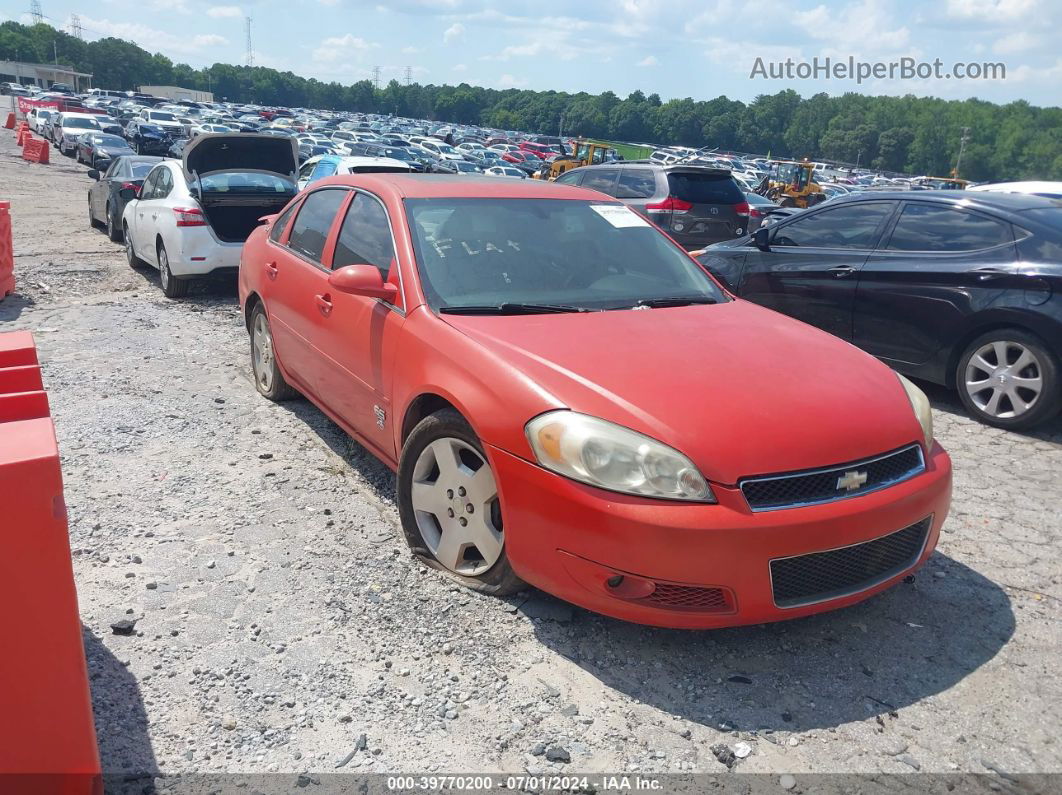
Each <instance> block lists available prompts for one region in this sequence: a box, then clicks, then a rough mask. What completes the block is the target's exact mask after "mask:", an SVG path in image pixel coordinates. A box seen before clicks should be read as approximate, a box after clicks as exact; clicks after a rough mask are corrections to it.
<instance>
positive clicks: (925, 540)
mask: <svg viewBox="0 0 1062 795" xmlns="http://www.w3.org/2000/svg"><path fill="white" fill-rule="evenodd" d="M934 516H935V514H929V516H927V517H925V518H924V519H920V520H918V521H917V522H912V523H911V524H909V525H907V527H901V528H900V529H899V530H893V531H892V533H886V534H885V535H883V536H878V537H877V538H868V539H866V540H865V541H856V542H855V543H853V544H844V545H842V546H839V547H831V548H830V549H816V550H815V551H813V552H802V553H800V554H799V555H783V556H782V557H780V558H771V559H770V560H768V561H767V576H768V578H769V579H770V581H771V604H773V605H774V606H775V607H777V608H778V609H779V610H795V609H797V608H800V607H810V606H811V605H819V604H822V603H823V602H832V601H833V600H834V599H847V598H848V597H849V596H855V595H856V594H859V593H862V592H863V591H869V590H870V589H872V588H877V587H878V586H879V585H881V584H882V583H883V582H887V581H889V580H891V579H892V578H893V577H898V576H900V575H901V574H903V573H904V572H905V571H910V570H911V568H912V567H914V565H915V564H916V563H918V561H919V560H921V558H922V555H924V554H925V552H926V545H927V544H928V543H929V535H930V533H932V532H933V519H934ZM922 522H929V526H928V527H927V528H926V534H925V538H923V539H922V546H921V547H919V549H918V554H917V555H915V556H914V557H913V558H912V559H911V560H910V562H909V563H907V564H906V565H905V566H902V567H901V568H899V569H896V570H895V571H893V573H892V574H885V575H882V576H880V577H877V578H875V579H874V580H873V581H872V582H869V583H866V584H860V586H859V587H858V588H852V589H849V590H845V591H842V592H839V593H833V594H830V595H829V596H824V597H822V598H821V599H806V600H803V601H801V602H796V603H794V604H787V605H780V604H778V601H777V599H776V598H775V595H774V593H775V592H774V570H773V569H772V568H771V564H772V563H774V562H775V561H776V560H792V559H793V558H803V557H806V556H808V555H819V554H822V553H824V552H836V551H838V550H840V549H849V548H850V547H858V546H860V545H862V544H871V543H873V542H875V541H880V540H881V539H883V538H888V537H889V536H891V535H893V533H901V532H903V531H904V530H906V529H907V528H908V527H911V526H913V525H916V524H921V523H922Z"/></svg>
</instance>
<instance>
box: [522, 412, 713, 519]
mask: <svg viewBox="0 0 1062 795" xmlns="http://www.w3.org/2000/svg"><path fill="white" fill-rule="evenodd" d="M525 432H526V433H527V440H528V441H529V442H530V443H531V449H532V450H533V451H534V453H535V457H536V458H537V459H538V463H540V464H541V465H542V466H544V467H545V468H546V469H549V470H552V471H553V472H556V473H557V474H558V475H564V476H565V477H569V478H572V479H573V480H579V481H582V482H583V483H588V484H590V485H591V486H597V487H599V488H602V489H608V490H609V491H619V492H623V493H624V494H637V495H639V496H642V497H657V498H663V499H668V500H689V501H693V502H715V495H714V494H713V493H712V489H711V487H710V486H709V485H708V482H707V481H706V480H705V479H704V476H703V475H701V473H700V472H698V471H697V467H696V466H694V465H693V462H692V461H690V460H689V459H688V458H686V456H684V455H683V454H682V453H680V452H678V451H677V450H673V449H671V448H670V447H668V446H667V445H664V444H661V443H660V442H658V441H656V440H655V439H650V438H649V437H648V436H643V435H642V434H640V433H637V432H636V431H632V430H629V429H627V428H624V427H621V426H619V425H615V424H613V423H611V422H606V421H605V420H600V419H597V418H596V417H590V416H588V415H586V414H578V413H576V412H574V411H564V410H561V411H550V412H548V413H546V414H543V415H541V416H539V417H535V419H533V420H531V422H529V423H527V427H526V428H525Z"/></svg>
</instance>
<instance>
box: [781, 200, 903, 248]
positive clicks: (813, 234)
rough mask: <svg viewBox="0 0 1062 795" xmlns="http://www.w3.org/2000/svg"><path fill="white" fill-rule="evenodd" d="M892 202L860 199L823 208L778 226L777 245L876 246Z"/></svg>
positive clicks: (824, 246) (818, 246)
mask: <svg viewBox="0 0 1062 795" xmlns="http://www.w3.org/2000/svg"><path fill="white" fill-rule="evenodd" d="M892 209H893V205H892V204H891V203H890V202H859V203H858V204H851V205H848V206H847V207H835V208H832V209H829V210H825V209H824V210H822V211H821V212H817V213H814V214H813V215H809V216H808V217H806V218H804V217H800V218H798V219H797V220H796V221H793V222H792V223H789V224H785V225H784V226H780V227H778V230H777V231H776V232H775V233H774V237H773V238H772V239H771V243H772V245H775V246H804V247H816V248H873V247H874V243H875V242H877V236H878V228H879V227H880V226H881V224H882V222H883V221H884V220H885V219H886V218H887V217H888V216H889V215H890V214H891V213H892Z"/></svg>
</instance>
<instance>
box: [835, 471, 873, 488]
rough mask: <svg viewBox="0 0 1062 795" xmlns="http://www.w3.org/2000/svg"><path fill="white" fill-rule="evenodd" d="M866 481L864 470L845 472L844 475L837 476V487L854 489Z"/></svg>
mask: <svg viewBox="0 0 1062 795" xmlns="http://www.w3.org/2000/svg"><path fill="white" fill-rule="evenodd" d="M866 482H867V473H866V472H855V471H853V472H845V473H844V475H842V476H841V477H839V478H837V488H839V489H847V490H848V491H855V490H856V489H858V488H859V487H860V486H862V485H863V484H864V483H866Z"/></svg>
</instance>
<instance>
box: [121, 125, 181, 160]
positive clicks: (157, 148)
mask: <svg viewBox="0 0 1062 795" xmlns="http://www.w3.org/2000/svg"><path fill="white" fill-rule="evenodd" d="M125 139H126V140H127V141H128V142H129V146H130V147H132V149H133V151H134V152H136V153H137V154H138V155H163V154H166V150H167V149H169V148H170V145H171V144H172V143H173V138H172V137H171V136H170V134H169V133H168V132H166V131H165V130H164V129H162V128H161V127H159V126H158V125H157V124H148V123H146V122H142V121H137V120H136V119H134V120H133V121H131V122H129V124H127V125H126V127H125Z"/></svg>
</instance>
